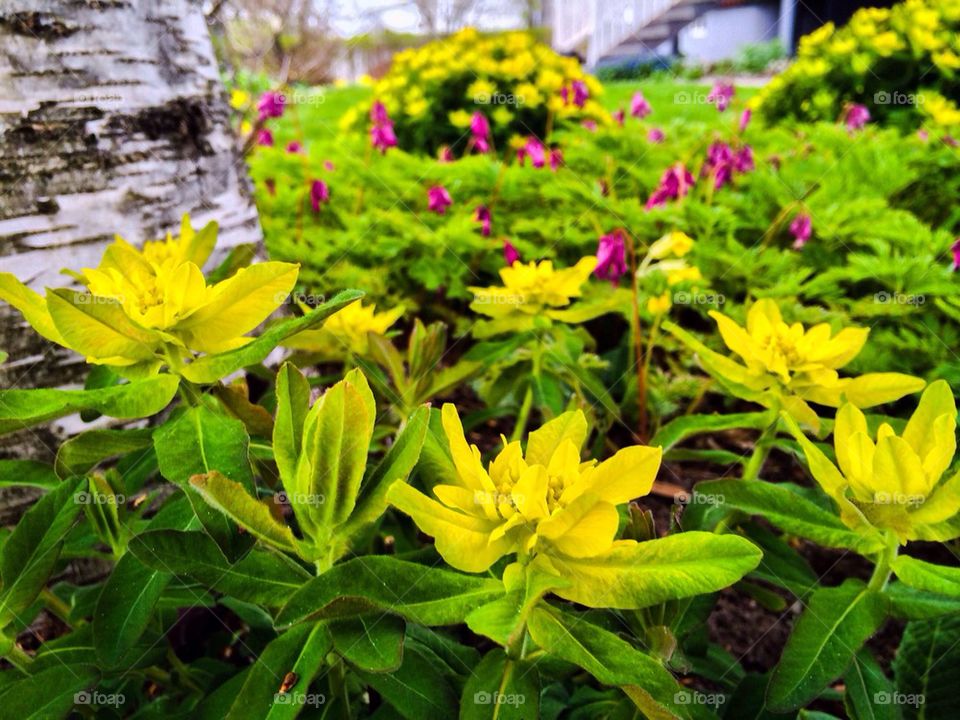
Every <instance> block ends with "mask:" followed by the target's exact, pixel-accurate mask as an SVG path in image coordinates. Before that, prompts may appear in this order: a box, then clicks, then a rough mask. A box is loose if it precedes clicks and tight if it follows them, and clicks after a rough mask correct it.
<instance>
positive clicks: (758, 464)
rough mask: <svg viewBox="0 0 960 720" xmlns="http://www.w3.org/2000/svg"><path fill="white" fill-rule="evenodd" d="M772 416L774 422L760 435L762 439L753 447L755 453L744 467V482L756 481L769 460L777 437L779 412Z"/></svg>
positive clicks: (759, 438) (774, 412) (758, 439)
mask: <svg viewBox="0 0 960 720" xmlns="http://www.w3.org/2000/svg"><path fill="white" fill-rule="evenodd" d="M772 415H773V421H772V422H771V423H770V424H769V425H767V427H765V428H764V430H763V432H762V433H760V437H758V438H757V442H756V444H755V445H754V446H753V453H751V455H750V457H749V458H748V459H747V462H746V464H745V465H744V466H743V479H744V480H756V479H757V476H758V475H759V474H760V470H761V468H763V463H764V462H765V461H766V459H767V455H769V454H770V447H771V445H772V444H773V439H774V438H775V437H776V436H777V422H778V416H777V412H776V411H773V412H772Z"/></svg>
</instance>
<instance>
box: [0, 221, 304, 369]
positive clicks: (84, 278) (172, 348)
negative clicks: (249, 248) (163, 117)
mask: <svg viewBox="0 0 960 720" xmlns="http://www.w3.org/2000/svg"><path fill="white" fill-rule="evenodd" d="M216 234H217V226H216V224H215V223H210V224H208V225H207V226H206V227H204V228H203V229H202V230H201V231H200V232H194V230H193V228H192V227H191V226H190V220H189V217H187V216H184V218H183V223H182V226H181V231H180V236H179V237H176V238H174V237H172V236H170V235H168V236H167V238H166V239H165V240H157V241H148V242H146V243H144V246H143V249H142V251H138V250H137V249H136V248H134V247H133V246H132V245H130V244H129V243H127V242H126V241H125V240H123V238H120V237H118V238H116V240H115V242H114V243H113V244H112V245H110V246H109V247H108V248H107V249H106V251H105V252H104V254H103V258H102V260H101V261H100V264H99V265H98V266H97V267H96V268H87V269H85V270H83V271H82V272H80V273H71V274H72V275H73V276H74V277H75V279H77V280H78V281H79V282H80V283H82V284H83V285H85V286H86V288H87V291H88V292H75V291H73V290H70V289H67V288H60V289H54V290H50V289H48V290H47V295H46V297H45V298H44V297H41V296H40V295H38V294H37V293H35V292H33V291H32V290H30V289H28V288H27V287H26V286H24V285H23V284H21V283H20V282H19V281H18V280H17V279H16V278H15V277H14V276H13V275H11V274H9V273H0V299H2V300H5V301H6V302H8V303H10V304H11V305H13V306H14V307H16V308H17V309H18V310H20V312H22V313H23V315H24V317H25V318H26V319H27V321H28V322H29V323H30V324H31V325H32V326H33V327H34V328H35V329H36V330H37V332H39V333H40V334H41V335H43V336H44V337H46V338H47V339H49V340H52V341H53V342H56V343H58V344H60V345H63V346H64V347H68V348H70V349H72V350H75V351H77V352H79V353H81V354H82V355H84V356H86V358H87V362H90V363H95V364H102V365H112V366H116V367H119V368H123V372H124V373H125V374H127V375H128V376H133V375H143V374H151V373H155V372H157V371H158V370H159V368H160V367H161V366H162V365H163V364H171V365H172V366H173V369H174V370H179V369H180V367H181V366H182V364H183V362H184V361H185V360H188V359H190V358H191V357H192V353H193V352H202V353H221V352H225V351H228V350H233V349H235V348H238V347H241V346H243V345H245V344H246V343H248V342H249V341H250V340H251V338H249V337H244V336H245V334H246V333H248V332H250V331H251V330H253V329H254V328H255V327H256V326H257V325H259V324H260V323H261V322H263V321H264V320H265V319H266V318H267V316H268V315H270V313H272V312H273V311H274V310H275V309H276V308H277V307H278V306H279V305H280V304H281V303H282V302H283V300H284V298H285V297H286V295H287V294H288V293H289V292H290V291H291V290H292V289H293V286H294V283H295V282H296V280H297V273H298V266H297V265H292V264H290V263H281V262H267V263H259V264H256V265H251V266H250V267H248V268H245V269H243V270H240V271H238V272H237V273H236V274H235V275H233V276H232V277H230V278H228V279H226V280H223V281H221V282H219V283H217V284H215V285H208V284H207V282H206V279H205V278H204V276H203V273H202V272H201V270H200V268H201V267H202V265H203V264H204V263H205V262H206V260H207V258H208V257H209V256H210V253H211V252H212V251H213V247H214V245H215V243H216V237H217V235H216Z"/></svg>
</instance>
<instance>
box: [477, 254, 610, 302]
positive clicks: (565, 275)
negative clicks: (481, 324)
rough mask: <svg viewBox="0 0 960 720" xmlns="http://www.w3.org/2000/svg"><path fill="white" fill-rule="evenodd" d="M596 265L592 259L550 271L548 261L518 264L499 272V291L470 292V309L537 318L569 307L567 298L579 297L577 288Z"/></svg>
mask: <svg viewBox="0 0 960 720" xmlns="http://www.w3.org/2000/svg"><path fill="white" fill-rule="evenodd" d="M596 264H597V259H596V258H595V257H594V256H592V255H591V256H588V257H585V258H581V260H580V261H579V262H578V263H577V264H576V265H575V266H574V267H572V268H566V269H564V270H554V269H553V263H552V262H551V261H550V260H543V261H541V262H539V263H537V262H530V263H527V264H524V263H522V262H520V261H519V260H518V261H517V262H515V263H514V264H513V266H512V267H507V268H503V269H501V270H500V278H501V279H502V280H503V287H490V288H476V287H472V288H470V290H472V291H473V293H474V301H473V303H472V304H471V305H470V307H471V309H473V310H474V311H475V312H478V313H480V314H481V315H489V316H490V317H502V316H503V315H506V314H509V313H512V312H514V309H516V311H517V312H521V313H525V314H527V315H537V314H539V313H541V312H543V311H544V310H545V309H546V308H556V307H563V306H565V305H569V304H570V299H571V298H575V297H580V286H581V285H583V283H585V282H586V280H587V278H588V277H590V273H592V272H593V269H594V267H596Z"/></svg>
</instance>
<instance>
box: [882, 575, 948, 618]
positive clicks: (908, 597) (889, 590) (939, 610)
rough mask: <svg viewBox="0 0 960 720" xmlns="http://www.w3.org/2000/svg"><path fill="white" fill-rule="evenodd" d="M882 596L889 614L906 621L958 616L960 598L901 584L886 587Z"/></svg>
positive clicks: (895, 583) (894, 583)
mask: <svg viewBox="0 0 960 720" xmlns="http://www.w3.org/2000/svg"><path fill="white" fill-rule="evenodd" d="M883 595H884V597H886V598H887V600H888V601H889V603H890V612H891V614H893V615H894V616H895V617H898V618H904V619H906V620H932V619H934V618H938V617H942V616H944V615H954V614H960V598H952V597H946V596H944V595H937V594H936V593H929V592H925V591H924V590H917V589H916V588H912V587H910V586H909V585H905V584H904V583H902V582H892V583H890V584H889V585H887V587H886V588H885V589H884V591H883Z"/></svg>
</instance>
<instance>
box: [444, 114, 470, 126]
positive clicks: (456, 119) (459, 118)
mask: <svg viewBox="0 0 960 720" xmlns="http://www.w3.org/2000/svg"><path fill="white" fill-rule="evenodd" d="M447 117H448V118H449V119H450V124H451V125H453V126H454V127H457V128H461V129H462V128H466V127H470V118H471V115H470V113H468V112H467V111H466V110H463V109H460V110H454V111H453V112H451V113H450V114H449V115H448V116H447Z"/></svg>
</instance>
